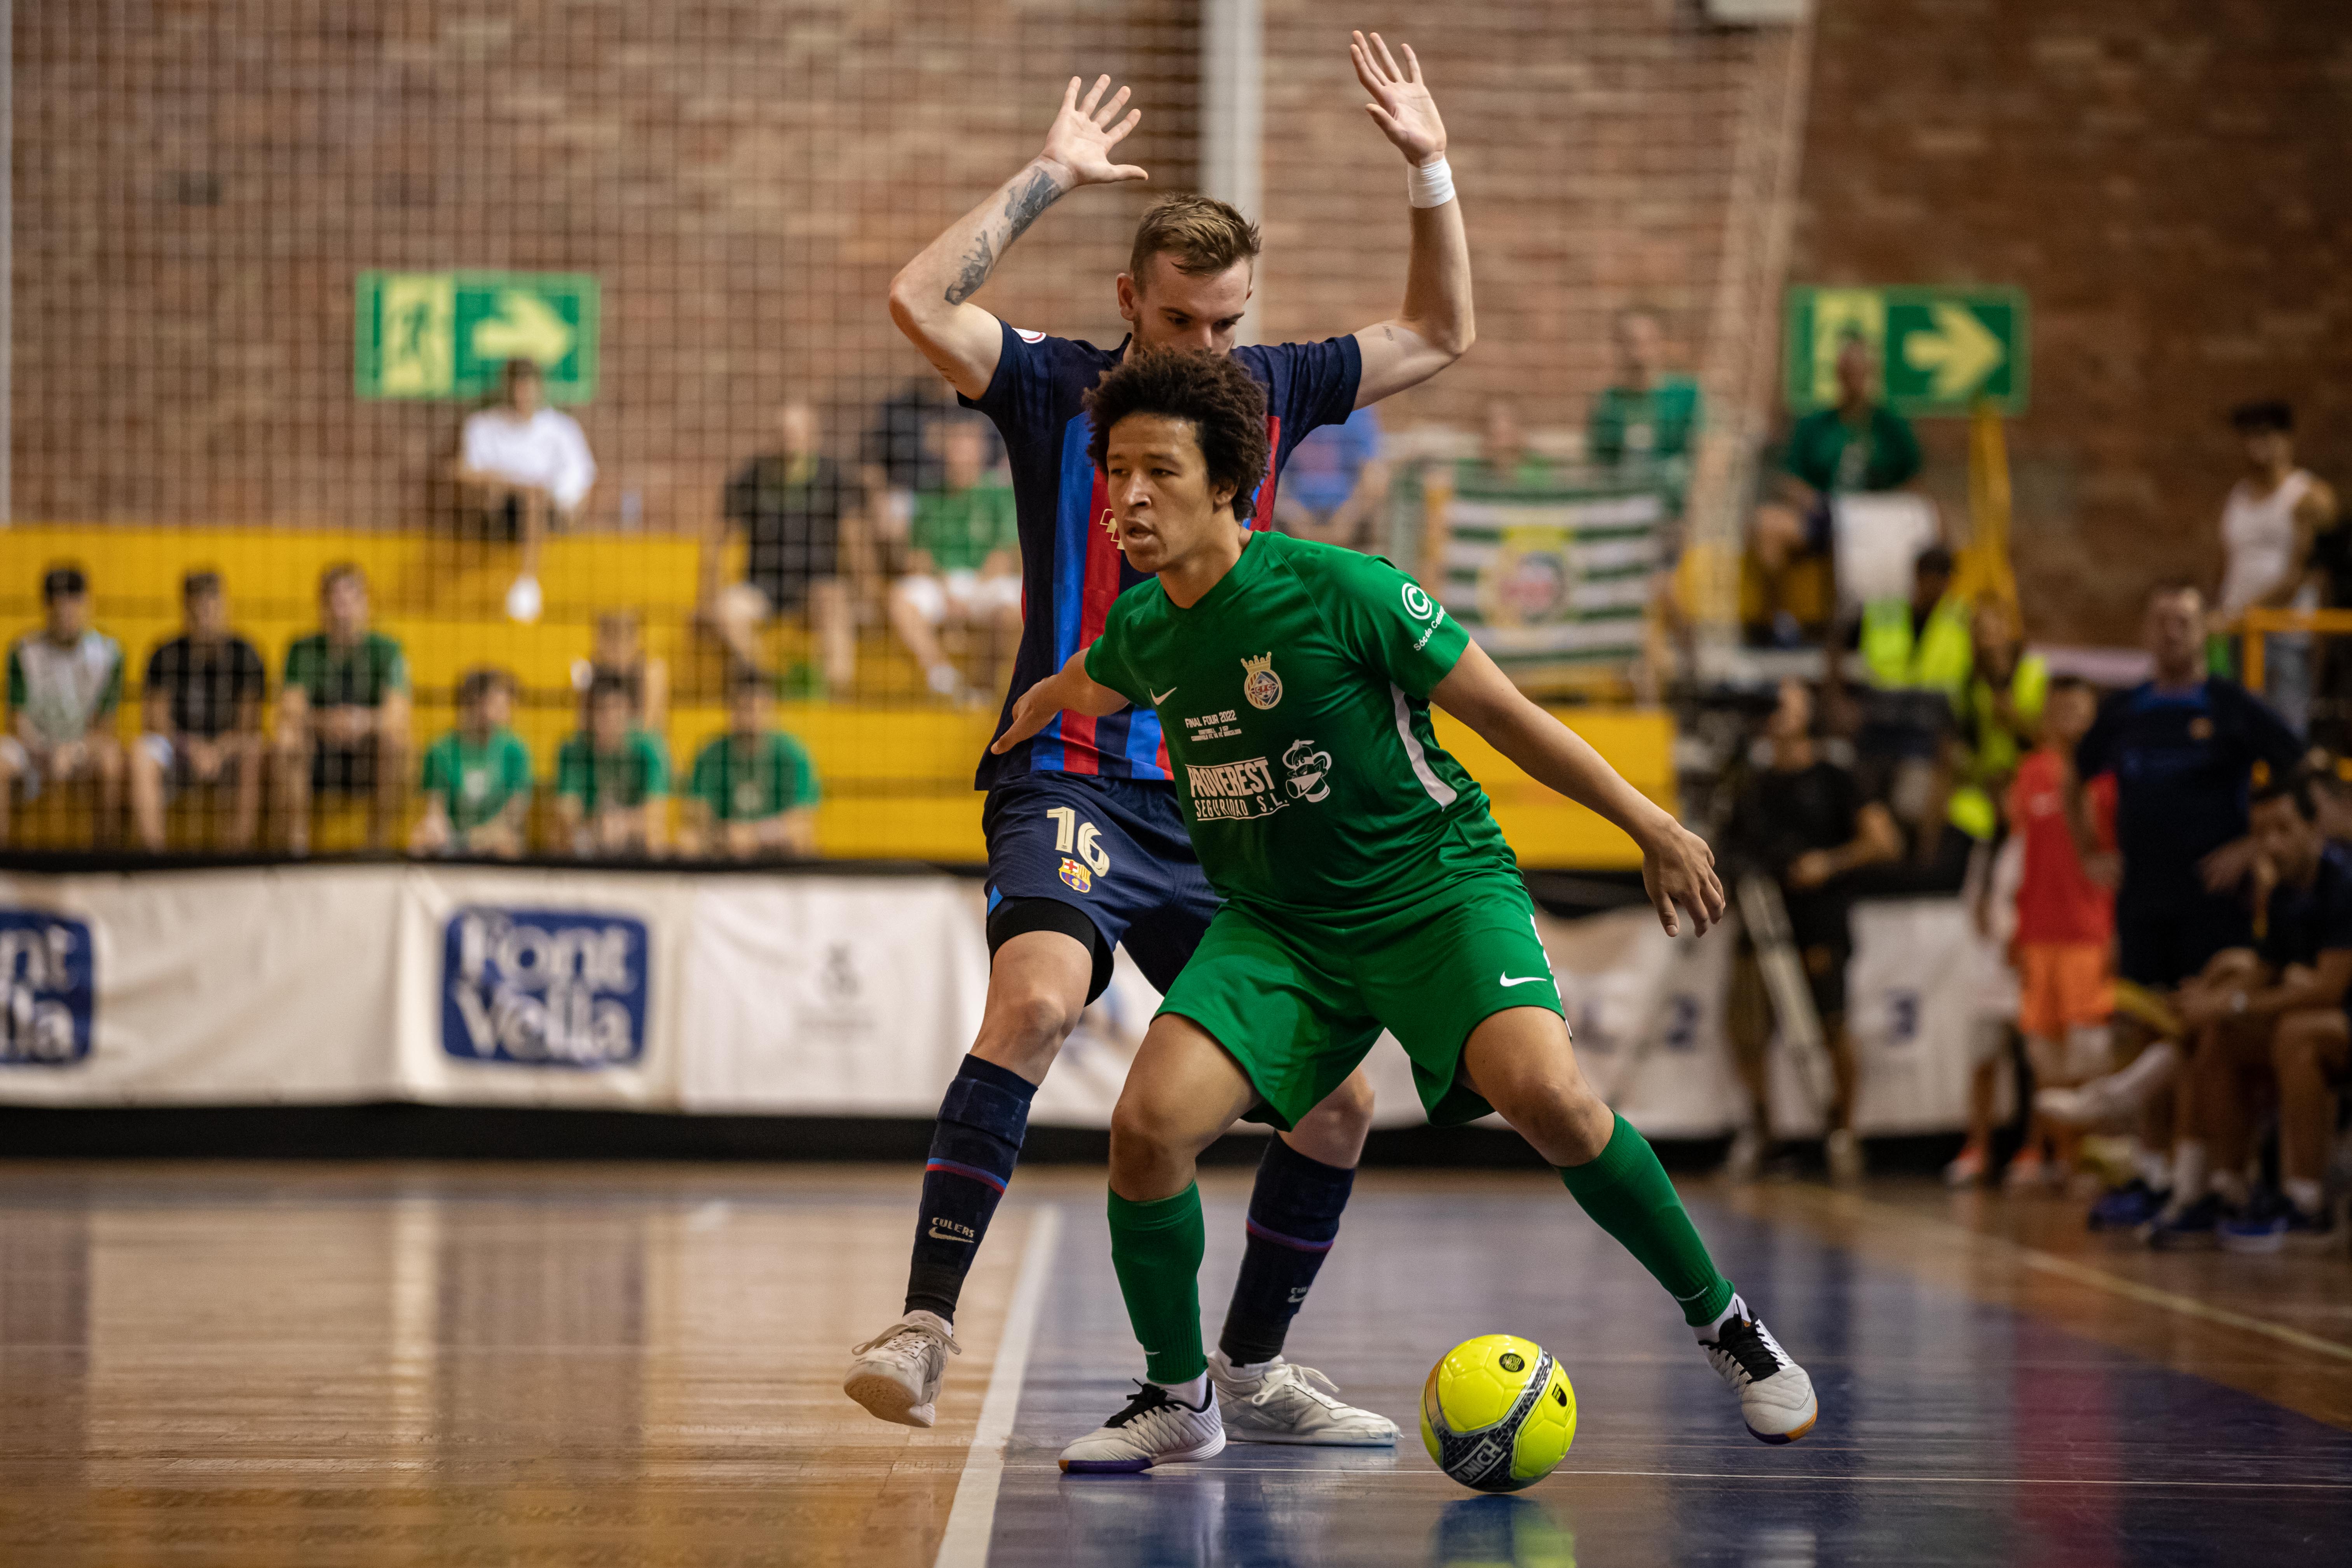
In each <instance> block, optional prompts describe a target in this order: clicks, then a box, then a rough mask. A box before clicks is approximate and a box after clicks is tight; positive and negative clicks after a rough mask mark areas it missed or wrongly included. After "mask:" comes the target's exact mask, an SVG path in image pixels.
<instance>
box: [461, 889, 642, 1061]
mask: <svg viewBox="0 0 2352 1568" xmlns="http://www.w3.org/2000/svg"><path fill="white" fill-rule="evenodd" d="M647 954H648V949H647V946H646V925H645V922H644V921H640V920H636V919H634V918H632V917H630V916H627V915H613V914H597V913H593V912H590V911H587V910H526V909H493V908H488V907H486V906H482V905H469V906H467V907H466V908H464V909H461V910H457V913H455V914H453V915H451V916H450V917H449V921H448V924H447V925H446V927H445V928H444V930H443V938H442V964H441V1049H442V1051H443V1052H444V1053H445V1054H446V1055H448V1056H450V1057H453V1058H457V1059H458V1060H460V1061H476V1062H511V1063H515V1064H517V1065H520V1066H524V1067H544V1068H614V1067H627V1066H630V1065H632V1064H634V1063H635V1062H636V1061H638V1060H639V1059H641V1058H643V1057H644V1055H645V1050H646V978H647V977H646V958H647Z"/></svg>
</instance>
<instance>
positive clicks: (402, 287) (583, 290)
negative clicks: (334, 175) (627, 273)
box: [354, 272, 598, 403]
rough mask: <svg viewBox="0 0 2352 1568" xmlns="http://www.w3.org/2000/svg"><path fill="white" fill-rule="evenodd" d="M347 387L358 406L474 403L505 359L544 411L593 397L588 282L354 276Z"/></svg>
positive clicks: (570, 276) (578, 276)
mask: <svg viewBox="0 0 2352 1568" xmlns="http://www.w3.org/2000/svg"><path fill="white" fill-rule="evenodd" d="M354 304H355V310H354V314H355V316H356V319H357V329H358V350H359V353H358V358H357V374H356V376H355V380H356V382H357V384H358V388H359V395H361V396H362V397H365V398H383V397H416V398H467V399H470V398H476V397H479V396H481V395H483V394H484V393H487V392H488V391H490V390H491V389H492V388H494V387H495V386H497V384H498V380H499V372H500V371H501V370H502V369H503V368H504V367H505V365H506V363H507V361H509V360H511V359H527V360H530V361H532V362H534V363H537V364H538V366H539V367H540V369H541V370H542V371H544V372H545V373H546V375H547V396H548V400H549V401H550V402H551V403H585V402H587V401H588V400H589V399H590V398H592V397H593V396H594V395H596V312H597V308H598V300H597V293H596V279H593V278H591V277H589V276H588V275H587V274H585V273H581V272H362V273H361V274H360V278H359V288H358V290H357V297H356V300H355V301H354Z"/></svg>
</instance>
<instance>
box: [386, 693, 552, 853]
mask: <svg viewBox="0 0 2352 1568" xmlns="http://www.w3.org/2000/svg"><path fill="white" fill-rule="evenodd" d="M513 718H514V678H513V677H512V676H510V675H509V674H508V673H507V672H506V671H505V670H503V669H469V670H467V672H466V679H464V680H462V681H460V682H459V683H458V686H457V728H456V729H454V730H452V731H449V732H448V733H447V734H446V735H444V736H442V737H441V738H440V739H439V740H437V741H436V742H433V747H432V749H431V750H430V751H428V752H425V816H424V818H423V820H421V821H420V822H418V823H417V825H416V830H415V832H414V833H413V834H411V835H410V836H409V839H408V850H409V853H410V854H412V855H487V856H496V857H497V858H499V859H503V860H512V859H517V858H520V856H521V854H522V852H523V843H524V837H525V834H526V833H527V832H528V830H529V827H530V747H528V746H526V745H524V744H523V743H522V737H521V736H520V735H518V734H516V733H515V732H514V731H513V729H512V728H510V725H511V723H512V721H513Z"/></svg>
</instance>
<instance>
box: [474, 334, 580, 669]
mask: <svg viewBox="0 0 2352 1568" xmlns="http://www.w3.org/2000/svg"><path fill="white" fill-rule="evenodd" d="M500 386H501V389H502V393H503V395H501V396H500V398H499V401H498V402H497V403H495V404H492V405H490V406H489V407H488V408H484V409H481V410H478V412H476V413H473V414H470V415H468V416H467V417H466V425H465V430H464V432H463V434H462V435H461V437H459V442H458V453H457V482H458V483H459V484H460V485H462V486H464V487H465V488H466V489H467V491H468V492H469V493H470V494H471V495H472V496H473V497H474V499H475V500H476V502H477V503H478V505H479V506H480V507H481V508H482V510H484V511H486V512H487V513H488V515H489V516H490V517H491V519H492V520H493V521H496V522H498V523H499V524H500V525H502V526H503V527H504V528H505V529H506V530H507V531H509V534H510V535H511V536H513V537H515V538H518V539H520V541H521V542H522V570H521V571H520V574H518V575H517V576H516V578H515V580H514V583H513V584H512V585H511V586H510V587H509V588H508V589H507V614H508V616H509V617H511V618H512V619H514V620H518V621H520V622H523V623H524V624H525V625H528V624H530V622H533V621H536V620H538V619H539V614H540V610H541V595H540V588H539V554H540V546H541V542H542V541H544V540H545V539H546V537H547V532H548V530H549V529H550V528H555V529H559V530H561V529H566V528H569V527H571V526H572V520H573V519H574V518H575V517H577V516H578V515H579V512H580V508H581V505H582V503H583V502H584V501H586V500H587V499H588V491H589V489H590V487H592V486H593V485H594V484H595V482H596V459H595V458H593V457H592V456H590V455H589V451H588V438H587V437H585V436H583V435H582V434H581V433H580V422H579V421H578V420H576V419H574V418H572V416H570V415H569V414H566V413H564V412H562V410H561V409H556V408H550V407H548V406H547V405H546V404H545V402H544V395H545V392H546V378H545V377H544V376H543V375H542V374H541V372H540V368H539V366H538V365H537V364H535V363H532V362H531V361H530V360H527V359H510V360H509V361H507V364H506V374H505V376H504V378H503V379H502V381H501V383H500Z"/></svg>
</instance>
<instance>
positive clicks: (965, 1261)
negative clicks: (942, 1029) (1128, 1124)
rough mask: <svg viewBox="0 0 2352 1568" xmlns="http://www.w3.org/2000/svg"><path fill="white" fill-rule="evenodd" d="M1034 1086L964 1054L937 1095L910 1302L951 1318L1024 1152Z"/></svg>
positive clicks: (913, 1308)
mask: <svg viewBox="0 0 2352 1568" xmlns="http://www.w3.org/2000/svg"><path fill="white" fill-rule="evenodd" d="M1036 1092H1037V1086H1036V1085H1035V1084H1034V1083H1031V1082H1030V1081H1029V1080H1028V1079H1025V1078H1023V1077H1022V1076H1021V1075H1020V1074H1019V1073H1017V1072H1014V1071H1013V1070H1012V1069H1011V1068H1001V1067H998V1066H997V1065H996V1064H995V1063H994V1062H984V1061H982V1060H981V1059H980V1058H978V1057H975V1056H969V1055H968V1056H966V1057H965V1058H963V1065H962V1066H961V1067H960V1068H957V1069H956V1075H955V1081H954V1082H952V1083H950V1084H949V1085H948V1092H947V1096H946V1098H945V1099H943V1100H940V1121H939V1125H938V1126H937V1127H935V1128H933V1129H932V1130H931V1158H930V1163H929V1164H927V1165H925V1166H924V1167H923V1207H922V1212H921V1213H919V1214H918V1215H916V1216H915V1257H914V1261H913V1263H912V1265H911V1266H909V1267H908V1270H907V1310H908V1311H909V1312H912V1311H917V1310H921V1311H927V1312H937V1313H938V1314H939V1315H940V1317H942V1318H945V1319H947V1320H949V1321H950V1322H952V1321H954V1319H955V1310H956V1298H957V1297H959V1296H961V1295H962V1294H963V1277H964V1275H965V1274H967V1273H969V1272H970V1271H971V1259H972V1255H973V1254H975V1253H977V1252H978V1251H979V1250H980V1238H981V1237H983V1236H986V1235H987V1234H988V1222H989V1218H990V1216H991V1215H994V1214H995V1213H996V1200H997V1199H999V1198H1001V1197H1003V1195H1004V1184H1005V1183H1007V1182H1009V1181H1011V1180H1012V1179H1013V1162H1014V1161H1016V1160H1018V1159H1020V1158H1021V1136H1022V1134H1023V1133H1024V1132H1025V1131H1028V1127H1029V1101H1030V1099H1031V1097H1033V1096H1034V1095H1035V1094H1036Z"/></svg>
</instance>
